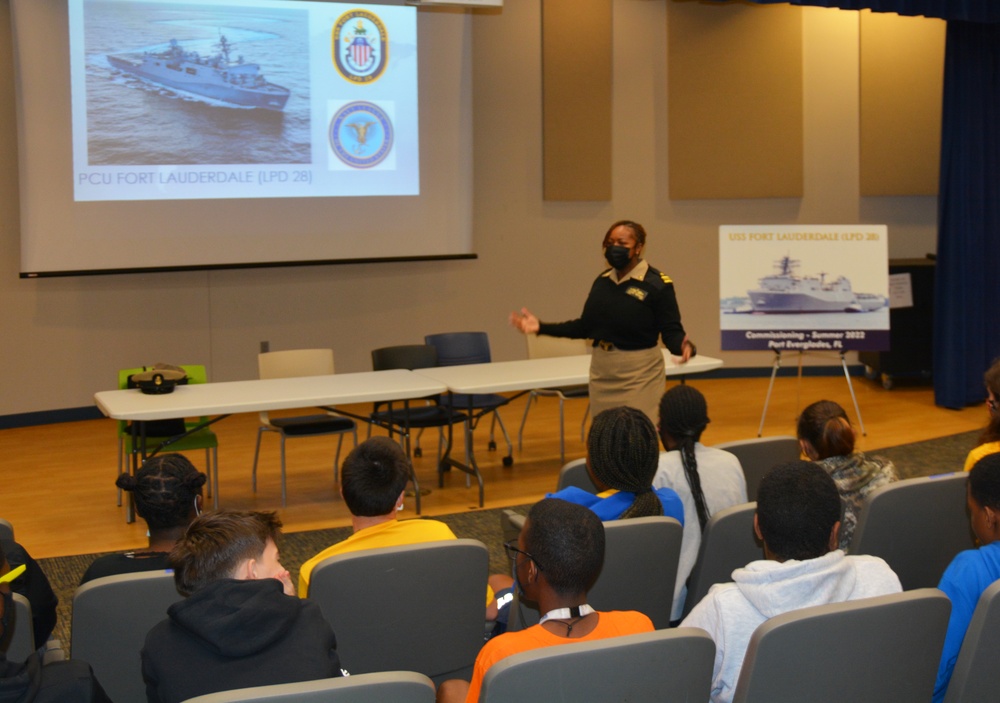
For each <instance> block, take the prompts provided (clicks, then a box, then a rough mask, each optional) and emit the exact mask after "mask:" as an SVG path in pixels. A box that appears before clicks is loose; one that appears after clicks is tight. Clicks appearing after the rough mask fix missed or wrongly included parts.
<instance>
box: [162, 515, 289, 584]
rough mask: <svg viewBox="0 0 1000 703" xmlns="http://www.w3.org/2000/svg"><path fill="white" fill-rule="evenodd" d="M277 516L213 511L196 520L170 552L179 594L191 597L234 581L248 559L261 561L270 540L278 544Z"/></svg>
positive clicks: (279, 534)
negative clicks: (208, 587)
mask: <svg viewBox="0 0 1000 703" xmlns="http://www.w3.org/2000/svg"><path fill="white" fill-rule="evenodd" d="M280 536H281V520H279V519H278V514H277V513H276V512H273V511H271V512H251V511H239V510H213V511H211V512H207V513H204V514H203V515H200V516H199V517H197V518H195V519H194V521H193V522H192V523H191V524H190V525H189V526H188V528H187V531H186V532H185V533H184V536H183V537H182V538H181V539H180V541H179V542H177V544H176V545H174V548H173V551H171V552H170V565H171V566H172V567H173V569H174V583H175V584H176V585H177V591H178V592H179V593H180V594H181V595H183V596H189V595H191V594H192V593H194V592H195V591H197V590H198V589H200V588H202V587H203V586H205V585H207V584H209V583H211V582H213V581H218V580H219V579H227V578H233V576H234V575H235V572H236V569H237V567H238V566H239V565H240V563H241V562H243V561H245V560H247V559H259V558H260V557H261V555H263V554H264V548H265V547H266V546H267V540H269V539H270V540H271V541H273V542H275V543H276V542H277V541H278V538H279V537H280Z"/></svg>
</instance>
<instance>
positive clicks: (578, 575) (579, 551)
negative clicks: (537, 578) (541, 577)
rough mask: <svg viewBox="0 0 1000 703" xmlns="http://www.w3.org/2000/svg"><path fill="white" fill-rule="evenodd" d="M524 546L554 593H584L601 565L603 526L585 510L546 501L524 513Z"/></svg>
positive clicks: (550, 500)
mask: <svg viewBox="0 0 1000 703" xmlns="http://www.w3.org/2000/svg"><path fill="white" fill-rule="evenodd" d="M524 546H525V550H526V551H527V552H528V553H529V554H531V556H532V557H533V558H534V561H535V566H537V567H538V569H539V570H540V571H541V572H542V573H543V574H545V580H546V581H547V582H548V584H549V586H551V587H552V589H553V590H554V591H556V592H557V593H559V594H561V595H576V594H580V593H586V592H587V591H589V590H590V588H591V586H593V585H594V582H595V581H596V580H597V577H598V576H599V575H600V573H601V567H602V566H603V565H604V524H603V523H601V520H600V518H598V517H597V515H595V514H594V513H593V512H592V511H591V510H590V509H589V508H585V507H583V506H582V505H576V504H575V503H568V502H566V501H565V500H559V499H557V498H546V499H545V500H542V501H539V502H538V503H535V505H534V506H532V508H531V510H530V512H529V513H528V524H527V529H526V532H525V535H524Z"/></svg>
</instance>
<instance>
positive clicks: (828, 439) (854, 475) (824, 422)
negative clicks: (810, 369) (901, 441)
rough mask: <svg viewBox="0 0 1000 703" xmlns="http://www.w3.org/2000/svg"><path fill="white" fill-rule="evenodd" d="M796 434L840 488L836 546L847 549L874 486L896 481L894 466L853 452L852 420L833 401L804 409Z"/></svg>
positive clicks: (820, 402)
mask: <svg viewBox="0 0 1000 703" xmlns="http://www.w3.org/2000/svg"><path fill="white" fill-rule="evenodd" d="M797 433H798V438H799V446H800V447H802V453H803V454H805V455H806V456H807V457H809V459H810V460H811V461H815V462H816V463H817V464H819V465H820V466H822V467H823V469H824V470H825V471H826V472H827V473H828V474H830V478H832V479H833V481H834V483H836V484H837V490H838V491H840V502H841V503H842V504H843V509H844V516H843V519H842V520H841V523H840V543H839V546H840V548H841V549H843V550H845V551H846V550H847V549H848V548H849V547H850V546H851V538H852V537H853V536H854V528H855V527H856V526H857V524H858V518H859V517H860V516H861V509H862V508H863V507H864V504H865V498H867V497H868V494H869V493H871V492H872V491H874V490H875V489H876V488H879V487H880V486H884V485H886V484H888V483H892V482H893V481H898V480H899V477H898V476H897V475H896V467H895V466H893V463H892V462H891V461H889V460H888V459H885V458H883V457H880V456H872V455H869V454H865V453H864V452H859V451H855V449H854V440H855V434H854V428H853V427H851V421H850V420H848V419H847V413H845V412H844V409H843V408H842V407H840V405H838V404H837V403H835V402H833V401H832V400H820V401H817V402H815V403H813V404H812V405H810V406H809V407H807V408H806V409H805V410H803V411H802V415H800V416H799V423H798V428H797Z"/></svg>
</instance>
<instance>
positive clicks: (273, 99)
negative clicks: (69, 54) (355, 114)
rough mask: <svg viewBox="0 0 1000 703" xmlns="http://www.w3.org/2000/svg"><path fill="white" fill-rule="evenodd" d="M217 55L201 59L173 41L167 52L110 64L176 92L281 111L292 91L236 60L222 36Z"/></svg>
mask: <svg viewBox="0 0 1000 703" xmlns="http://www.w3.org/2000/svg"><path fill="white" fill-rule="evenodd" d="M215 48H216V49H218V53H216V54H215V55H214V56H201V55H200V54H199V53H198V52H197V51H186V50H185V49H184V48H183V47H182V46H181V45H180V43H179V42H178V41H177V40H176V39H171V40H170V44H169V46H168V47H167V49H166V50H164V51H157V52H153V51H146V52H143V54H142V55H141V57H138V58H133V56H132V55H130V54H128V53H120V54H108V63H109V64H111V66H113V67H114V68H117V69H119V70H122V71H126V72H128V73H132V74H134V75H136V76H139V77H140V78H144V79H146V80H148V81H152V82H153V83H156V84H158V85H163V86H166V87H168V88H173V89H174V90H180V91H184V92H186V93H193V94H194V95H201V96H203V97H206V98H211V99H213V100H218V101H219V102H221V103H224V104H230V105H236V106H240V107H250V108H261V109H264V110H277V111H281V110H283V109H284V108H285V103H287V102H288V96H289V94H290V91H289V90H288V88H285V87H284V86H280V85H276V84H274V83H268V82H267V80H266V79H265V78H264V74H263V73H262V72H261V70H260V66H259V65H258V64H255V63H247V62H245V61H244V59H243V56H238V57H234V54H233V49H234V47H233V44H232V43H230V42H229V40H227V39H226V35H224V34H222V33H221V32H220V33H219V42H218V43H217V44H216V45H215Z"/></svg>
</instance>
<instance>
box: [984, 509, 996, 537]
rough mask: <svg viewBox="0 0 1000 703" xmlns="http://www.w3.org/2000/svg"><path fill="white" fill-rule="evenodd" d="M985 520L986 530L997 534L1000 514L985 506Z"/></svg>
mask: <svg viewBox="0 0 1000 703" xmlns="http://www.w3.org/2000/svg"><path fill="white" fill-rule="evenodd" d="M983 518H984V519H985V520H986V528H987V529H988V530H989V531H990V532H993V533H995V532H996V530H997V519H998V518H1000V514H998V513H997V511H996V510H994V509H993V508H991V507H990V506H988V505H984V506H983Z"/></svg>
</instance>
